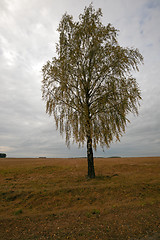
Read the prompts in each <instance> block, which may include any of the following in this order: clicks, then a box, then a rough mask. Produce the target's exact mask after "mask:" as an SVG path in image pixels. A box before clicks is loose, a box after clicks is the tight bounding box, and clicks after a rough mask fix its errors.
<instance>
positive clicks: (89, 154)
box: [87, 137, 95, 178]
mask: <svg viewBox="0 0 160 240" xmlns="http://www.w3.org/2000/svg"><path fill="white" fill-rule="evenodd" d="M87 158H88V177H89V178H95V171H94V159H93V150H92V139H91V138H90V137H88V139H87Z"/></svg>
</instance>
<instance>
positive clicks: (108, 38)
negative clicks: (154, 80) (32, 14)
mask: <svg viewBox="0 0 160 240" xmlns="http://www.w3.org/2000/svg"><path fill="white" fill-rule="evenodd" d="M101 17H102V11H101V9H98V10H97V11H95V10H94V9H93V6H92V4H91V5H89V7H86V8H85V10H84V13H83V14H80V16H79V21H78V22H75V21H73V17H72V16H70V15H68V14H64V16H63V18H62V20H61V22H60V24H59V28H58V32H59V42H58V44H57V47H56V50H57V57H54V58H53V59H52V61H48V62H47V63H46V64H45V65H44V66H43V68H42V72H43V81H42V97H43V99H44V100H45V101H46V112H47V113H48V114H50V115H52V114H53V115H54V118H55V121H56V125H57V128H59V129H60V133H61V134H62V133H63V132H65V133H66V143H67V145H69V143H70V138H73V140H74V141H75V142H77V143H79V145H80V146H81V144H82V145H83V144H84V142H85V141H86V140H87V139H88V136H89V137H90V139H92V142H93V146H94V148H95V149H96V146H97V144H98V143H100V145H101V147H103V146H105V145H107V146H108V147H109V146H110V144H111V142H112V141H113V139H114V138H115V139H116V140H120V136H121V135H122V134H123V132H124V131H125V127H126V124H127V122H128V121H129V120H128V119H127V114H128V113H130V112H132V113H134V114H138V106H139V101H140V99H141V94H140V90H139V87H138V84H137V82H136V79H135V78H134V77H133V76H132V70H137V71H138V70H139V68H138V65H139V64H140V63H142V62H143V57H142V55H141V54H140V53H139V51H138V49H134V48H128V47H127V48H124V47H121V46H120V45H119V44H118V41H117V36H118V31H117V30H116V29H115V28H114V27H113V26H112V25H111V24H108V25H107V26H103V24H102V23H101V21H100V18H101ZM92 142H91V143H92Z"/></svg>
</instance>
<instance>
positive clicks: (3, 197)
mask: <svg viewBox="0 0 160 240" xmlns="http://www.w3.org/2000/svg"><path fill="white" fill-rule="evenodd" d="M95 170H96V176H97V177H96V178H95V179H92V180H89V179H87V178H86V173H87V160H86V159H9V158H6V159H0V239H1V240H9V239H10V240H11V239H12V240H29V239H30V240H35V239H37V240H40V239H44V240H45V239H50V240H52V239H55V240H58V239H72V240H77V239H90V240H94V239H104V240H112V239H117V240H121V239H122V240H125V239H128V240H129V239H130V240H131V239H132V240H133V239H154V240H155V239H160V157H153V158H151V157H150V158H111V159H103V158H101V159H97V158H96V159H95Z"/></svg>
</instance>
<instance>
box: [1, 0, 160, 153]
mask: <svg viewBox="0 0 160 240" xmlns="http://www.w3.org/2000/svg"><path fill="white" fill-rule="evenodd" d="M90 2H91V1H90V0H32V1H28V0H0V152H5V153H7V156H8V157H39V156H46V157H76V156H78V157H79V156H86V147H84V148H82V149H78V147H77V145H76V144H74V145H71V146H70V149H67V147H66V145H65V139H64V138H62V137H61V136H60V134H59V131H56V127H55V123H54V119H53V117H49V116H48V115H46V113H45V103H44V102H43V101H42V98H41V80H42V74H41V68H42V66H43V65H44V64H45V63H46V61H47V60H50V59H51V58H52V57H53V56H55V44H56V42H58V33H57V31H56V29H57V27H58V25H59V22H60V20H61V18H62V15H63V14H64V13H65V12H67V13H69V14H71V15H73V17H74V19H75V20H78V16H79V14H80V13H83V10H84V7H85V6H89V4H90ZM92 2H93V6H94V7H95V9H98V8H102V12H103V18H102V22H103V24H104V25H107V24H108V23H111V24H112V25H113V26H114V27H115V28H117V29H118V30H120V32H119V43H120V45H122V46H125V47H136V48H138V49H139V51H140V53H141V54H142V55H143V56H144V65H142V66H140V72H138V73H133V75H134V76H135V77H136V79H137V82H138V84H139V86H140V89H141V91H142V97H143V101H141V107H140V110H139V116H138V117H134V116H132V115H130V116H129V119H130V120H131V123H130V124H129V125H128V127H127V128H126V133H125V134H124V135H123V137H122V138H121V142H119V143H113V144H112V145H111V147H110V149H105V152H103V151H102V150H101V149H100V148H98V150H97V152H96V153H95V156H106V157H108V156H113V155H114V156H115V155H116V156H117V155H118V156H160V106H159V105H160V30H159V29H160V1H159V0H134V1H133V0H114V1H113V0H93V1H92Z"/></svg>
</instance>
